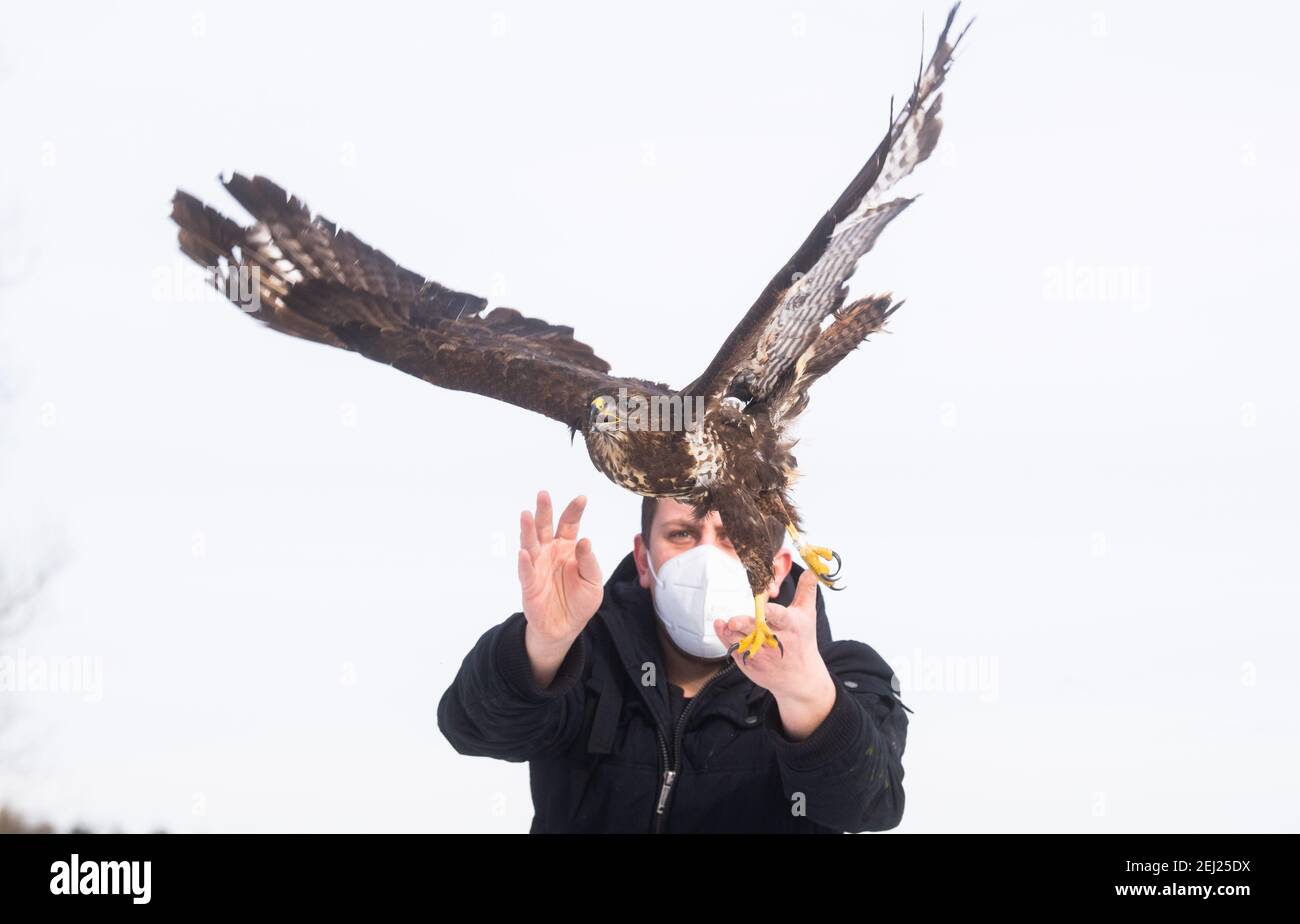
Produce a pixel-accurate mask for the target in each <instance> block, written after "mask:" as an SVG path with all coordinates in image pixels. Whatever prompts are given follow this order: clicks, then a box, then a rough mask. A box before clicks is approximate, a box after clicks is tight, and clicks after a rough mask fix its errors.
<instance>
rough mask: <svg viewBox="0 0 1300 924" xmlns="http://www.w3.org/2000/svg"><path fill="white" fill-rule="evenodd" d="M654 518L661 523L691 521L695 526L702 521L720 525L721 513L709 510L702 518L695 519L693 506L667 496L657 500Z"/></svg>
mask: <svg viewBox="0 0 1300 924" xmlns="http://www.w3.org/2000/svg"><path fill="white" fill-rule="evenodd" d="M655 519H656V520H658V521H659V522H661V523H691V524H694V525H697V526H698V525H701V524H703V523H711V524H713V525H714V526H721V525H722V515H721V514H719V513H718V511H716V510H710V511H709V513H708V515H707V516H705V517H704V518H703V519H697V518H696V516H695V508H694V507H692V506H691V505H690V504H683V503H681V502H680V501H676V500H673V499H672V498H668V497H665V498H661V499H660V500H659V506H658V509H657V510H656V511H655Z"/></svg>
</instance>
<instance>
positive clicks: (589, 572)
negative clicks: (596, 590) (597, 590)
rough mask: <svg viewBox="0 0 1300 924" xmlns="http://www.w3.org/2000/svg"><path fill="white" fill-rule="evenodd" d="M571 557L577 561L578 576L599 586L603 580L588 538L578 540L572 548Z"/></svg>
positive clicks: (598, 563)
mask: <svg viewBox="0 0 1300 924" xmlns="http://www.w3.org/2000/svg"><path fill="white" fill-rule="evenodd" d="M573 557H574V559H575V560H576V561H577V563H578V577H580V578H582V579H583V580H584V581H586V582H587V583H588V584H594V585H596V586H597V587H599V586H601V584H602V583H603V582H602V581H601V579H600V562H598V561H597V560H596V553H595V551H594V550H593V549H592V547H591V540H590V539H580V540H579V541H578V545H577V547H576V548H574V550H573Z"/></svg>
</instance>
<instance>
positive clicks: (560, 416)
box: [172, 174, 668, 427]
mask: <svg viewBox="0 0 1300 924" xmlns="http://www.w3.org/2000/svg"><path fill="white" fill-rule="evenodd" d="M225 185H226V188H227V189H228V190H229V191H230V193H231V194H232V195H233V196H234V198H235V199H236V200H237V201H238V202H239V203H240V204H241V205H242V206H243V207H244V208H245V209H246V210H247V211H248V213H249V214H250V215H252V216H253V218H254V219H255V223H254V224H253V225H251V226H249V227H243V226H241V225H239V224H238V223H236V222H235V221H233V220H231V219H230V218H228V217H226V216H225V215H222V214H221V213H220V212H218V211H217V210H215V209H213V208H212V207H210V206H208V205H205V204H204V203H202V202H200V201H199V200H198V199H196V198H195V197H194V196H191V195H190V194H189V193H186V192H182V191H178V192H177V193H176V196H175V198H174V199H173V200H172V218H173V220H174V221H175V222H176V223H177V225H179V227H180V231H179V242H180V247H181V250H182V252H184V253H185V254H186V255H187V256H188V257H190V259H192V260H194V261H195V262H196V263H198V264H199V265H200V266H202V267H204V268H205V269H206V270H207V271H208V274H209V277H210V280H211V281H212V283H213V284H214V285H215V286H216V287H217V288H218V290H220V291H222V292H224V293H226V294H227V295H229V296H230V297H231V299H232V301H236V303H237V304H240V306H241V307H243V308H245V310H247V311H248V312H249V313H250V314H251V315H252V316H253V317H255V318H256V319H257V320H259V321H261V322H262V323H263V324H265V325H266V326H268V327H270V328H272V329H274V330H278V331H280V332H282V333H286V334H289V335H291V336H294V337H299V338H302V339H305V340H311V341H315V342H317V343H324V344H328V345H330V346H334V347H339V348H342V349H348V350H352V351H355V352H358V353H361V354H362V355H364V356H367V357H369V358H371V359H374V360H377V361H379V362H384V363H388V364H390V365H393V366H395V367H396V368H398V369H401V370H402V371H404V372H407V373H409V374H411V375H415V376H418V377H419V378H421V379H424V380H425V381H427V382H430V383H432V384H434V385H438V386H441V387H443V388H451V389H455V390H458V391H468V392H474V393H476V394H481V395H485V396H488V397H491V398H496V399H498V400H501V401H506V402H508V403H510V404H514V405H516V406H518V407H522V408H525V409H527V410H531V411H535V412H537V413H540V414H545V415H546V416H547V417H550V418H552V419H554V420H559V421H561V422H563V423H565V424H567V425H569V426H571V427H577V426H581V423H582V421H583V419H584V418H585V416H586V413H587V405H588V402H589V401H590V399H591V397H592V396H594V395H596V394H614V393H616V392H617V390H618V388H619V386H620V385H625V386H635V387H636V388H637V389H638V390H640V391H642V392H648V393H651V394H655V393H664V394H666V393H668V389H667V388H666V387H665V386H663V385H659V384H657V383H651V382H645V381H643V380H640V379H630V378H619V377H615V376H611V375H609V363H607V362H606V361H605V360H603V359H601V358H600V357H599V356H597V355H596V353H595V352H594V351H593V350H592V349H591V347H590V346H588V345H587V344H585V343H582V342H581V341H579V340H576V339H575V338H574V336H573V328H572V327H567V326H563V325H556V324H549V323H547V322H546V321H543V320H541V319H538V318H530V317H527V316H525V315H523V314H521V313H520V312H518V311H516V310H514V309H513V308H504V307H497V308H494V309H492V310H491V311H489V312H487V313H486V314H485V313H484V312H485V309H486V308H487V304H488V303H487V300H486V299H484V298H481V297H479V296H477V295H471V294H469V293H466V292H458V291H456V290H454V289H450V288H448V287H446V286H443V285H441V284H440V283H437V282H434V281H432V280H429V279H425V278H424V277H422V276H420V275H418V274H417V273H414V272H412V271H410V270H408V269H406V268H404V267H402V266H400V265H399V264H398V263H396V262H395V261H394V260H392V259H391V258H389V257H388V256H387V255H385V254H384V253H382V252H380V251H378V250H376V249H374V248H373V247H370V246H369V245H367V244H365V243H364V242H363V241H361V240H360V239H359V238H357V237H356V236H354V235H353V234H352V233H351V232H348V231H340V230H339V229H338V228H337V227H336V226H335V225H334V224H333V223H332V222H330V221H329V220H328V219H326V218H324V217H323V216H320V215H313V214H312V213H311V211H310V210H309V209H308V208H307V206H306V205H305V204H304V203H302V202H301V201H300V200H299V199H297V198H296V197H293V196H290V195H289V194H288V193H286V192H285V191H284V190H283V189H281V188H280V187H279V186H277V185H275V184H274V183H272V182H271V181H270V180H268V179H266V178H265V177H257V176H254V177H245V176H243V175H240V174H235V175H234V176H233V177H231V179H229V180H228V181H226V183H225ZM237 293H238V295H239V297H238V298H236V294H237ZM245 299H247V301H245Z"/></svg>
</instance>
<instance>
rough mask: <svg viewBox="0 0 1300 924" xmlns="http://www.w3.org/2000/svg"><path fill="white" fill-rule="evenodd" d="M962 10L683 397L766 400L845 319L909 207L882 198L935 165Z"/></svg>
mask: <svg viewBox="0 0 1300 924" xmlns="http://www.w3.org/2000/svg"><path fill="white" fill-rule="evenodd" d="M958 6H960V4H957V5H956V6H953V8H952V10H951V11H950V12H949V13H948V19H947V21H946V22H945V23H944V27H943V32H942V33H941V34H940V35H939V41H938V44H937V46H936V48H935V51H934V55H933V56H932V57H931V58H930V63H929V64H928V65H927V66H926V68H925V69H924V71H922V73H921V75H920V77H919V79H918V80H917V82H916V85H915V87H914V88H913V90H912V95H911V97H910V98H909V99H908V101H907V104H906V105H905V106H904V107H903V109H902V111H901V112H899V113H898V115H897V117H893V118H891V120H890V125H889V131H888V132H887V133H886V134H885V137H884V140H882V141H881V142H880V145H879V146H878V147H877V148H876V150H875V153H874V154H872V155H871V159H870V160H869V161H867V163H866V164H865V165H864V166H863V168H862V169H861V170H860V171H859V172H858V175H857V176H856V177H854V178H853V182H851V183H850V184H849V186H848V188H847V189H845V190H844V192H843V194H841V195H840V197H839V199H838V200H836V202H835V204H834V205H833V206H831V209H830V211H828V212H827V213H826V215H825V216H824V217H823V218H822V220H821V221H820V222H818V224H817V227H815V228H814V229H813V231H812V234H810V235H809V236H808V239H807V240H806V241H804V243H803V246H802V247H800V248H799V250H798V251H796V253H795V254H794V256H793V257H791V258H790V260H789V262H787V263H786V265H785V266H784V267H782V269H781V271H780V272H778V273H777V274H776V276H774V277H773V278H772V281H771V282H769V283H768V284H767V288H766V289H764V290H763V293H762V294H761V295H760V296H759V298H758V301H756V302H755V303H754V305H753V307H752V308H750V309H749V312H748V313H747V314H746V315H745V318H744V320H742V321H741V322H740V325H739V326H738V327H737V328H736V329H735V330H734V331H732V333H731V335H730V336H729V337H728V338H727V340H726V342H725V343H724V344H723V345H722V349H721V350H719V351H718V354H717V356H715V357H714V359H713V362H712V363H710V364H709V367H708V369H706V370H705V371H704V373H703V374H702V375H701V376H700V377H699V378H698V379H696V380H695V381H694V382H693V383H692V384H691V385H690V386H688V387H687V388H686V389H684V390H683V394H689V395H703V396H705V397H707V398H709V399H713V398H718V397H723V396H727V395H734V396H737V397H739V398H741V399H742V400H744V401H751V400H755V399H763V398H765V397H768V396H769V395H770V394H772V393H773V392H774V391H775V390H776V388H777V386H778V383H780V382H781V381H782V377H783V376H786V377H787V379H788V376H789V374H790V373H791V370H792V369H793V367H794V365H795V363H796V361H797V360H799V358H800V357H802V356H804V355H805V353H806V351H807V350H808V349H809V348H810V347H811V346H812V345H813V344H814V343H815V342H816V341H817V339H818V337H819V335H820V334H821V332H822V322H823V321H825V320H826V319H827V318H828V317H831V316H835V317H836V318H838V317H840V316H841V314H842V306H843V304H844V298H845V294H846V289H845V284H846V283H847V282H848V280H849V278H850V277H851V276H852V275H853V271H854V269H855V268H856V267H857V263H858V260H859V259H861V258H862V256H863V255H864V254H866V253H867V251H869V250H870V249H871V247H872V245H873V244H874V243H875V241H876V238H878V237H879V236H880V233H881V231H883V230H884V229H885V226H886V225H888V224H889V222H890V221H892V220H893V219H894V218H895V217H897V216H898V214H899V213H901V212H902V211H903V210H904V209H905V208H907V207H908V206H909V205H910V204H911V203H912V201H913V198H906V197H902V198H897V199H886V198H885V194H886V193H887V192H888V191H889V190H890V189H891V188H892V187H893V186H894V185H895V184H896V183H897V182H898V181H899V180H901V179H903V178H904V177H906V176H907V175H908V174H909V173H911V172H912V168H913V167H915V166H916V165H917V164H919V163H920V162H921V161H923V160H925V159H926V158H927V157H929V156H930V154H931V153H932V152H933V151H934V148H935V145H936V144H937V143H938V140H939V131H940V127H941V122H940V120H939V107H940V104H941V102H942V100H943V96H942V94H940V93H939V92H938V90H939V87H940V86H941V85H942V84H943V79H944V76H945V75H946V74H947V71H948V66H949V65H950V64H951V62H952V54H953V51H954V49H955V48H956V47H957V43H958V42H960V41H961V37H962V35H964V34H965V31H966V30H965V29H963V30H962V33H961V34H960V35H958V36H957V37H956V38H955V39H953V40H951V41H949V38H948V33H949V30H950V29H951V28H952V24H953V20H954V19H955V18H956V16H957V7H958ZM967 28H969V23H968V24H967ZM832 327H833V325H832ZM843 331H844V328H841V329H840V331H837V333H836V335H837V336H839V335H840V334H842V333H843Z"/></svg>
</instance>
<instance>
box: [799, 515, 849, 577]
mask: <svg viewBox="0 0 1300 924" xmlns="http://www.w3.org/2000/svg"><path fill="white" fill-rule="evenodd" d="M785 529H786V532H788V533H789V534H790V538H791V539H793V540H794V546H795V548H796V549H798V551H799V557H800V558H802V559H803V560H804V564H806V565H807V566H808V570H810V571H811V572H812V573H813V574H815V575H817V580H818V581H819V582H820V583H821V585H822V586H823V587H827V588H829V589H831V590H843V589H844V588H843V587H842V586H839V585H837V584H836V583H835V577H836V575H838V574H839V573H840V568H841V567H842V566H843V562H842V561H841V560H840V556H839V555H838V554H837V553H836V552H835V551H834V550H833V549H828V548H826V546H824V545H807V544H806V543H805V542H804V541H803V536H801V535H800V534H799V531H798V530H797V529H795V528H794V524H793V523H787V524H786V526H785ZM832 561H833V562H835V571H834V572H832V571H831V566H830V565H829V564H828V563H829V562H832Z"/></svg>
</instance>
